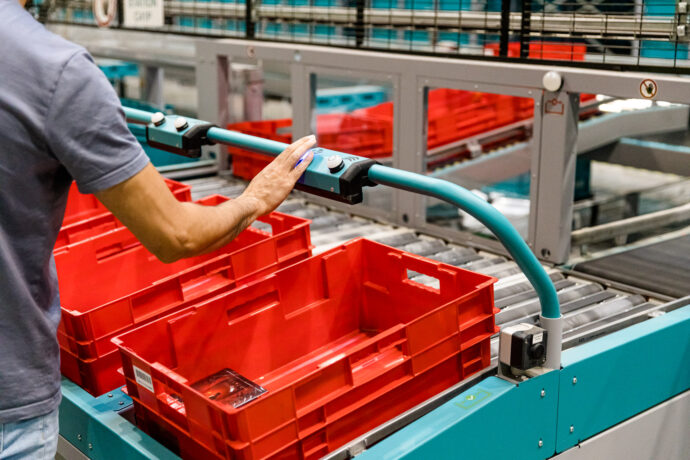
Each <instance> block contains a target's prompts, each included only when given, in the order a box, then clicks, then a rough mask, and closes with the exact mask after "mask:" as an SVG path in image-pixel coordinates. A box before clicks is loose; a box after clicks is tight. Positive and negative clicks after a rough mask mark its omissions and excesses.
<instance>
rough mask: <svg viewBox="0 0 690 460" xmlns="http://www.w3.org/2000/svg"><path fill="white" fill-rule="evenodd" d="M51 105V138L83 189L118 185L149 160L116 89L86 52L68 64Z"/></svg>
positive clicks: (48, 131)
mask: <svg viewBox="0 0 690 460" xmlns="http://www.w3.org/2000/svg"><path fill="white" fill-rule="evenodd" d="M49 104H50V105H49V107H48V113H47V116H46V129H45V134H46V142H47V144H48V146H49V148H50V150H51V152H52V153H53V154H54V155H55V156H56V157H57V159H58V160H59V161H60V162H61V163H62V164H63V165H64V166H65V168H67V171H68V172H69V173H70V174H71V176H72V177H73V178H74V180H75V181H76V182H77V186H78V187H79V191H81V192H82V193H94V192H98V191H100V190H105V189H107V188H109V187H112V186H114V185H117V184H119V183H121V182H123V181H125V180H127V179H129V178H130V177H132V176H134V175H135V174H136V173H138V172H139V171H141V170H142V169H143V168H144V167H145V166H146V165H147V164H148V163H149V159H148V157H147V156H146V154H145V153H144V150H143V149H142V147H141V145H139V143H138V142H137V140H136V139H135V137H134V135H133V134H132V133H131V132H130V131H129V129H128V128H127V123H126V122H125V116H124V112H123V110H122V106H121V105H120V101H119V100H118V98H117V95H116V94H115V90H114V89H113V87H112V86H111V85H110V82H109V81H108V79H107V78H106V77H105V75H104V74H103V72H101V70H100V69H99V68H98V67H97V66H96V64H95V63H94V62H93V60H92V59H91V56H89V54H88V53H86V52H85V51H81V52H78V53H76V54H75V55H74V56H72V57H71V58H70V60H69V61H68V62H67V63H66V64H65V66H64V68H63V70H62V73H61V75H60V77H59V79H58V81H57V84H56V86H55V92H54V93H53V96H52V99H51V101H50V102H49Z"/></svg>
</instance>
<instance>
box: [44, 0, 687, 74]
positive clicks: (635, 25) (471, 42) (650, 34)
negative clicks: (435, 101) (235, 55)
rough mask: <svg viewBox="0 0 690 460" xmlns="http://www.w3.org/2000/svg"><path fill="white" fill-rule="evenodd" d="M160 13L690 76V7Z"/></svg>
mask: <svg viewBox="0 0 690 460" xmlns="http://www.w3.org/2000/svg"><path fill="white" fill-rule="evenodd" d="M99 1H100V0H99ZM119 1H120V2H122V1H123V0H119ZM91 5H92V1H90V0H47V3H46V1H45V0H44V7H45V8H47V9H48V11H49V12H48V14H47V18H48V21H52V22H67V23H73V24H89V25H93V24H95V22H94V19H93V13H92V12H91ZM164 11H165V25H164V26H163V27H161V28H158V29H157V30H160V31H161V32H178V33H189V34H196V35H204V36H235V37H245V38H258V39H266V40H277V41H283V42H301V43H314V44H321V45H334V46H345V47H354V48H362V49H375V50H390V51H404V52H412V53H426V54H437V55H446V56H477V57H483V58H500V59H511V60H524V59H530V60H542V61H560V62H561V63H562V64H563V63H577V65H604V66H616V67H621V66H622V67H628V68H631V67H639V66H644V67H654V68H658V69H664V70H672V71H673V70H682V69H687V68H688V67H690V63H689V61H688V42H689V39H690V30H688V26H690V23H689V22H688V14H687V13H688V5H687V3H686V2H685V1H678V2H676V1H674V0H214V1H209V0H164ZM115 27H118V25H117V21H116V25H115ZM120 27H121V25H120Z"/></svg>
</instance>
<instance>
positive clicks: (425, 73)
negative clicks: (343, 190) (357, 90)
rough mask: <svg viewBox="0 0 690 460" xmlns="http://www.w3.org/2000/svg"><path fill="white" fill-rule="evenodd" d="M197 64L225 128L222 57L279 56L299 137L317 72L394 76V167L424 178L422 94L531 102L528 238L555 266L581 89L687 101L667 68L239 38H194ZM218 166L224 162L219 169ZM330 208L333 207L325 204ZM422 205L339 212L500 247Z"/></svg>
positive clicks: (683, 85)
mask: <svg viewBox="0 0 690 460" xmlns="http://www.w3.org/2000/svg"><path fill="white" fill-rule="evenodd" d="M196 60H197V69H198V70H197V78H198V81H197V84H198V88H199V101H200V106H201V107H203V112H200V114H199V115H200V117H201V118H204V119H208V120H213V121H215V122H217V123H218V124H219V125H221V126H222V125H223V124H225V122H226V117H227V113H228V111H227V110H228V109H227V105H226V103H225V102H224V101H225V96H224V95H225V94H226V92H225V88H226V85H227V72H225V71H224V70H223V69H224V68H226V67H227V65H228V63H230V62H241V63H250V64H257V65H258V64H259V63H260V62H262V61H276V62H281V63H284V64H286V65H289V69H290V81H291V99H292V101H293V114H294V115H293V120H294V121H293V127H292V130H293V136H295V138H297V137H300V136H303V135H307V134H309V133H310V132H312V131H313V127H312V126H310V121H311V120H312V111H313V106H314V93H315V83H314V75H340V76H341V77H344V78H374V79H376V80H381V81H389V82H391V85H392V89H393V96H392V100H393V103H394V120H395V121H394V134H393V136H394V139H393V158H392V166H393V167H395V168H399V169H404V170H407V171H412V172H417V173H422V174H423V173H426V170H427V168H426V158H427V155H426V153H427V152H426V115H425V114H426V113H427V110H426V97H425V96H426V93H427V90H428V89H429V88H433V87H445V88H456V89H465V90H473V91H481V92H489V93H500V94H510V95H514V96H520V97H530V98H533V99H534V101H535V109H536V110H535V117H534V125H533V138H532V140H531V142H530V156H531V160H530V162H531V177H532V179H533V181H532V186H531V192H530V225H529V237H528V243H529V245H530V246H531V247H532V249H533V250H534V251H535V253H536V254H537V255H538V256H539V257H540V258H541V259H542V260H545V261H548V262H552V263H564V262H566V261H567V258H568V256H569V253H570V243H571V237H570V225H571V219H572V209H573V200H572V196H573V187H574V172H575V167H574V166H575V158H576V153H577V152H576V146H577V142H578V138H577V132H578V123H577V121H578V116H577V115H578V105H579V94H580V93H601V94H606V95H609V96H612V97H618V98H640V97H641V96H642V93H641V85H642V84H643V82H645V81H647V80H653V81H654V84H655V85H656V88H657V91H656V92H655V95H654V96H652V97H650V98H649V99H652V100H663V101H666V102H676V103H685V104H687V103H690V81H689V80H687V79H685V78H683V77H677V76H670V75H666V74H651V73H649V74H648V73H639V72H613V71H607V70H593V69H579V68H572V67H556V66H544V65H535V64H513V63H505V62H501V63H499V62H483V61H473V60H464V61H463V60H449V59H443V58H439V57H430V56H409V55H402V54H401V55H398V54H391V53H380V52H371V51H360V50H352V49H347V50H346V49H334V48H331V47H321V46H314V45H299V44H282V43H268V42H256V41H246V40H236V39H218V40H206V39H200V40H198V41H197V42H196ZM549 71H556V72H558V73H559V74H560V76H561V77H562V79H563V86H562V88H561V89H560V90H559V91H557V92H549V91H547V90H546V89H544V86H543V83H542V79H543V77H544V75H545V74H546V73H547V72H549ZM547 103H548V104H553V103H557V104H558V105H559V107H561V110H559V111H558V113H553V112H550V111H549V109H548V108H547V107H548V104H547ZM221 158H224V156H221ZM224 166H225V164H224V163H221V169H223V167H224ZM546 171H548V173H545V172H546ZM542 172H544V173H542ZM315 201H319V200H318V199H316V200H315ZM326 204H328V205H329V206H332V207H339V206H338V205H334V204H332V203H330V202H329V203H326ZM424 209H425V199H424V198H422V197H418V196H412V195H407V194H406V192H402V191H395V192H393V195H392V203H391V206H390V209H380V208H376V207H373V206H368V205H367V203H366V202H365V206H358V207H355V208H351V207H349V208H347V209H344V210H347V211H348V212H354V213H359V214H361V215H364V216H367V217H373V218H377V219H383V220H387V221H390V222H395V223H398V224H401V225H407V226H411V227H414V228H417V229H419V230H421V231H423V232H427V233H430V234H434V235H438V236H442V237H444V238H447V239H449V240H451V241H456V242H463V243H466V244H467V243H469V244H471V245H475V246H477V247H484V248H489V249H492V250H495V251H499V252H501V249H500V248H499V246H498V245H497V244H496V243H495V242H494V241H491V240H487V239H486V238H484V237H478V236H477V235H474V234H470V233H467V232H457V231H454V230H450V229H447V228H443V227H439V226H436V225H433V224H430V223H428V222H427V220H426V215H425V211H424Z"/></svg>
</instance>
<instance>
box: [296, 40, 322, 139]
mask: <svg viewBox="0 0 690 460" xmlns="http://www.w3.org/2000/svg"><path fill="white" fill-rule="evenodd" d="M294 59H295V62H293V63H292V64H291V65H290V102H291V104H292V139H293V140H297V139H299V138H301V137H303V136H307V135H309V134H314V133H315V132H316V126H315V120H312V117H313V115H314V114H313V112H314V111H313V107H314V103H315V99H316V75H314V74H312V73H311V72H309V71H308V70H307V69H306V67H305V66H304V64H301V63H300V62H299V61H300V59H301V55H300V54H299V53H295V56H294Z"/></svg>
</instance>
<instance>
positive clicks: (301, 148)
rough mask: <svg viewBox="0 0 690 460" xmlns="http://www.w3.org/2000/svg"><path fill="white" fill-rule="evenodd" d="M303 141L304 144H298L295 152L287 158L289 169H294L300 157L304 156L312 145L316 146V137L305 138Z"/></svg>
mask: <svg viewBox="0 0 690 460" xmlns="http://www.w3.org/2000/svg"><path fill="white" fill-rule="evenodd" d="M303 139H306V140H305V141H304V142H302V143H300V144H299V145H298V146H297V147H296V148H295V150H294V151H293V152H292V153H291V154H290V156H289V157H288V160H287V162H288V165H289V167H290V169H292V168H294V167H295V165H296V164H297V162H298V161H299V159H300V158H301V157H302V155H304V154H305V153H306V152H307V150H309V149H310V148H312V147H313V146H314V145H316V137H314V136H307V137H306V138H303Z"/></svg>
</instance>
